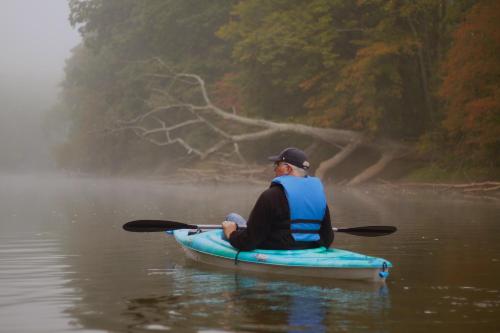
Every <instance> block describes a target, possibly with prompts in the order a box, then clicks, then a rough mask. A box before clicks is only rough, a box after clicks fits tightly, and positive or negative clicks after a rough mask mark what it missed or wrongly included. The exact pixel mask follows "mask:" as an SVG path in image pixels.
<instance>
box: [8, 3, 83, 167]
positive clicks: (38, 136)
mask: <svg viewBox="0 0 500 333" xmlns="http://www.w3.org/2000/svg"><path fill="white" fill-rule="evenodd" d="M68 15H69V8H68V3H67V0H0V170H2V169H3V168H5V167H6V166H7V167H8V168H9V169H14V170H19V169H28V168H33V166H34V165H37V164H38V165H40V164H45V165H47V164H48V162H47V161H45V162H44V163H41V162H40V161H41V160H44V159H45V160H47V159H48V158H49V150H50V149H51V148H50V147H49V146H48V142H47V140H46V137H44V135H46V134H47V133H43V131H44V129H43V128H42V126H43V115H44V113H46V112H47V111H48V110H49V109H50V108H51V106H52V105H54V103H55V101H56V98H57V94H58V90H59V87H58V85H59V83H60V82H61V81H62V79H63V77H64V64H65V59H67V58H68V57H69V56H70V54H71V49H72V48H73V47H75V46H76V45H77V44H78V43H79V42H80V36H79V34H78V31H76V29H74V28H72V27H71V25H70V24H69V20H68Z"/></svg>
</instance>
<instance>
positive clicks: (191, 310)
mask: <svg viewBox="0 0 500 333" xmlns="http://www.w3.org/2000/svg"><path fill="white" fill-rule="evenodd" d="M164 273H165V277H166V279H165V283H166V285H169V287H168V290H169V292H168V294H164V295H160V296H153V297H147V298H145V297H138V298H130V299H127V301H126V303H127V308H126V310H125V311H124V312H123V316H124V317H126V318H128V320H127V321H128V322H129V324H128V328H129V329H132V328H133V329H139V330H140V329H144V330H146V329H148V327H150V325H155V327H157V328H158V329H160V328H163V329H167V328H168V329H173V330H174V331H176V332H177V331H179V330H181V329H182V328H184V329H186V328H187V327H191V328H192V329H198V330H204V329H223V330H225V331H234V330H236V331H245V332H248V331H251V332H254V331H259V332H261V331H266V332H290V333H292V332H294V333H295V332H327V331H331V329H332V328H334V327H335V329H336V330H346V331H347V330H349V327H353V324H354V321H357V320H358V319H359V318H362V317H364V318H365V320H366V322H367V324H368V325H370V326H371V325H373V318H381V316H382V317H383V316H384V315H385V313H387V311H388V309H389V308H390V297H389V293H388V288H387V286H386V285H374V284H362V283H359V284H358V283H347V282H344V283H340V282H337V283H325V282H323V283H321V282H320V281H319V280H317V281H315V282H314V283H312V284H311V282H309V283H307V282H299V281H293V280H292V281H288V279H286V280H285V281H283V280H277V279H276V278H271V277H266V278H257V277H251V276H247V275H240V274H237V273H233V274H224V273H217V272H210V271H205V270H204V271H200V270H196V269H190V268H179V269H174V270H166V271H165V272H164ZM170 284H171V285H170ZM375 326H376V325H375ZM329 327H330V329H328V328H329ZM188 331H189V330H188Z"/></svg>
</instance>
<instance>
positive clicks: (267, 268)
mask: <svg viewBox="0 0 500 333" xmlns="http://www.w3.org/2000/svg"><path fill="white" fill-rule="evenodd" d="M173 234H174V236H175V239H176V241H177V242H178V243H179V244H181V246H182V248H183V250H184V251H185V252H186V254H187V256H188V257H189V258H190V259H193V260H195V261H197V262H201V263H205V264H210V265H215V266H219V267H223V268H230V269H234V270H238V271H250V272H259V273H272V274H285V275H293V276H306V277H321V278H335V279H343V280H367V281H384V280H385V279H386V278H387V276H388V275H389V268H391V267H392V264H391V263H390V262H389V261H387V260H385V259H382V258H376V257H370V256H367V255H364V254H360V253H355V252H351V251H346V250H341V249H336V248H325V247H319V248H314V249H307V250H260V249H259V250H254V251H240V252H238V250H237V249H235V248H234V247H232V246H231V244H229V242H228V241H227V240H225V237H224V235H223V232H222V230H210V231H205V232H193V231H190V230H186V229H181V230H175V231H174V232H173Z"/></svg>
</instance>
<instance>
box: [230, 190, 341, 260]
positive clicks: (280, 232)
mask: <svg viewBox="0 0 500 333" xmlns="http://www.w3.org/2000/svg"><path fill="white" fill-rule="evenodd" d="M319 234H320V238H321V239H320V241H319V242H314V243H309V242H308V243H300V242H296V241H295V240H294V239H293V237H292V234H291V232H290V209H289V207H288V201H287V199H286V195H285V192H284V189H283V187H281V185H278V184H271V187H270V188H268V189H267V190H266V191H264V192H263V193H262V194H261V195H260V197H259V199H257V202H256V203H255V206H254V207H253V209H252V212H251V213H250V217H249V218H248V221H247V229H245V230H237V231H235V232H233V233H232V234H231V237H230V238H229V242H230V243H231V245H232V246H233V247H235V248H237V249H239V250H242V251H251V250H254V249H257V248H259V249H275V250H291V249H304V248H313V247H319V246H325V247H329V246H330V244H331V243H332V242H333V238H334V235H333V230H332V223H331V221H330V211H329V209H328V206H327V207H326V211H325V216H324V217H323V221H322V222H321V229H320V231H319Z"/></svg>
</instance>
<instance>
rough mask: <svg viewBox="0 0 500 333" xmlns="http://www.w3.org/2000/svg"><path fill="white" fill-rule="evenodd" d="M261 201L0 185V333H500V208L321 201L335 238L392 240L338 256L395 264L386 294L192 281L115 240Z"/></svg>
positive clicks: (52, 181) (317, 283) (162, 244)
mask: <svg viewBox="0 0 500 333" xmlns="http://www.w3.org/2000/svg"><path fill="white" fill-rule="evenodd" d="M261 190H262V187H259V186H229V187H225V186H219V187H217V186H215V187H211V186H170V185H165V184H161V183H159V182H137V181H135V182H134V181H117V180H104V179H99V180H96V179H69V178H57V177H52V178H50V177H46V178H38V177H2V176H0V212H1V216H0V282H1V283H0V323H1V325H0V332H2V333H3V332H5V333H12V332H23V333H25V332H51V333H52V332H67V331H70V330H75V331H78V332H87V331H95V332H151V331H172V332H204V331H205V332H208V331H212V332H213V331H218V332H294V331H297V332H301V331H302V332H307V331H314V332H321V331H325V332H332V331H349V332H352V331H356V332H361V331H363V332H401V331H405V332H422V331H426V332H454V333H456V332H470V330H472V329H474V330H476V331H481V332H497V331H498V314H499V313H500V291H499V288H498V281H499V280H500V264H499V263H500V242H499V239H500V238H499V235H500V224H499V223H498V217H499V216H500V206H499V205H494V204H491V203H483V202H478V201H467V200H463V199H461V200H450V199H448V198H445V197H442V196H439V197H437V196H430V195H428V194H414V195H412V196H405V197H401V196H399V195H394V194H390V193H385V194H384V193H382V194H381V193H375V192H373V191H372V190H371V189H358V190H348V189H339V188H335V191H334V193H333V195H331V194H332V193H331V191H332V189H331V188H328V189H327V190H328V191H329V199H330V200H331V201H332V202H331V203H332V207H333V208H334V209H332V211H333V214H334V223H336V224H337V225H340V226H356V225H371V224H388V225H395V226H397V227H398V229H399V231H398V232H397V233H396V234H394V235H391V236H388V237H374V238H370V239H368V238H363V237H354V236H349V235H342V236H341V235H338V237H336V239H335V244H334V245H335V246H336V247H340V248H345V249H348V250H352V251H357V252H361V253H367V254H369V255H373V256H379V257H383V258H386V259H388V260H390V261H391V262H393V263H394V264H395V268H394V269H393V270H392V272H391V276H390V277H389V280H388V282H387V283H388V286H389V287H390V294H389V293H388V289H384V288H382V289H379V287H378V286H373V285H371V284H352V283H340V282H338V281H324V280H311V279H307V280H302V279H292V278H287V279H286V280H280V278H276V277H274V278H273V277H264V276H260V275H259V276H252V275H247V274H241V275H240V274H234V273H223V271H222V270H216V269H213V268H212V269H211V268H208V267H203V268H202V267H201V266H198V265H195V264H190V262H189V261H186V260H185V257H184V254H183V252H182V250H181V249H180V247H179V246H178V245H177V244H176V243H175V241H174V240H173V239H172V238H169V237H165V235H163V234H158V233H150V234H148V233H145V234H137V233H127V232H124V231H123V230H122V229H121V226H122V224H123V223H124V222H126V221H129V220H133V219H137V218H153V219H154V218H156V219H162V218H163V219H173V220H179V221H185V222H192V223H215V222H216V221H219V220H220V219H221V218H222V217H223V216H224V215H225V213H226V212H227V211H233V210H237V211H241V212H249V211H250V209H251V207H252V205H253V202H254V200H255V198H256V197H257V196H258V194H259V193H260V192H261ZM26 318H29V320H26Z"/></svg>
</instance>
